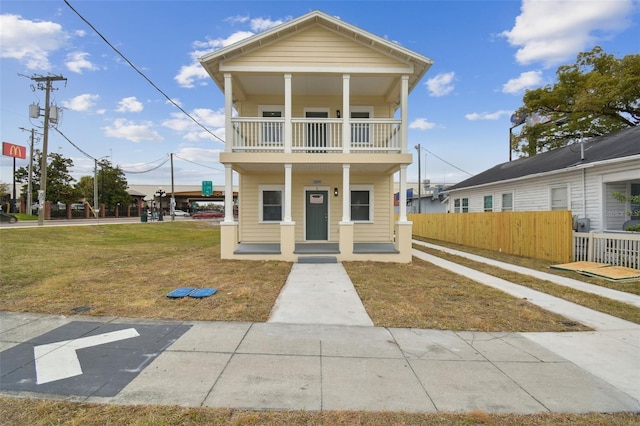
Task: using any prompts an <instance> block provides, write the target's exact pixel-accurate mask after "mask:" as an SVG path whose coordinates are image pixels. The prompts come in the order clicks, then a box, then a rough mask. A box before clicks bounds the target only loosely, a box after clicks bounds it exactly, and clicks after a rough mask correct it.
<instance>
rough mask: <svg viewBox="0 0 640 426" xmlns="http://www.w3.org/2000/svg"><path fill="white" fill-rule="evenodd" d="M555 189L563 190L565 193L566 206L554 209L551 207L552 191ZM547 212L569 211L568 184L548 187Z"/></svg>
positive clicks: (569, 192)
mask: <svg viewBox="0 0 640 426" xmlns="http://www.w3.org/2000/svg"><path fill="white" fill-rule="evenodd" d="M555 189H564V190H565V191H566V196H567V197H566V200H567V204H566V205H565V207H564V208H554V205H553V191H554V190H555ZM549 210H551V211H555V210H571V189H570V188H569V184H566V183H565V184H559V185H550V186H549Z"/></svg>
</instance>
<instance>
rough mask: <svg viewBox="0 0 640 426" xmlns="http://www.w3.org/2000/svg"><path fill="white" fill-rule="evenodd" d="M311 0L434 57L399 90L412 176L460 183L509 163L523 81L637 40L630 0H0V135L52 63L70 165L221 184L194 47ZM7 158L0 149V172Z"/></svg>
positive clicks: (270, 20)
mask: <svg viewBox="0 0 640 426" xmlns="http://www.w3.org/2000/svg"><path fill="white" fill-rule="evenodd" d="M313 10H321V11H323V12H325V13H327V14H329V15H332V16H335V17H337V18H339V19H341V20H343V21H345V22H348V23H350V24H352V25H355V26H358V27H360V28H361V29H363V30H366V31H368V32H370V33H373V34H375V35H378V36H380V37H384V38H385V39H387V40H390V41H392V42H394V43H398V44H399V45H401V46H403V47H405V48H408V49H411V50H413V51H415V52H417V53H419V54H421V55H423V56H426V57H428V58H430V59H432V60H433V61H434V64H433V66H432V67H431V69H430V70H429V71H428V72H427V73H426V75H425V76H424V77H423V79H422V80H421V81H420V82H419V83H418V85H417V86H416V87H415V88H414V89H413V91H412V92H411V93H410V95H409V146H410V147H411V149H410V152H411V153H412V154H413V155H414V161H413V164H412V165H411V166H410V167H409V169H408V174H407V176H408V180H409V181H410V182H416V181H418V178H419V177H420V180H424V179H429V180H430V181H431V182H432V183H439V184H441V183H445V184H451V183H457V182H460V181H462V180H464V179H466V178H467V177H469V176H471V175H474V174H476V173H480V172H482V171H484V170H486V169H489V168H491V167H493V166H495V165H496V164H499V163H503V162H505V161H508V160H509V144H508V143H509V128H510V127H511V123H510V116H511V114H512V113H513V112H514V111H515V110H516V109H517V108H518V107H520V106H521V105H522V97H523V95H524V93H525V90H527V89H535V88H539V87H543V86H546V85H552V84H554V83H555V81H556V75H555V73H556V71H557V68H558V67H559V66H561V65H565V64H572V63H575V61H576V56H577V54H578V53H580V52H584V51H589V50H591V49H592V48H593V47H594V46H601V47H602V48H603V49H604V50H605V52H606V53H609V54H613V55H614V56H616V57H620V58H621V57H623V56H625V55H629V54H638V53H640V0H592V1H585V0H553V1H551V0H523V1H515V0H514V1H511V0H502V1H457V0H449V1H445V0H441V1H429V0H423V1H392V0H387V1H342V0H341V1H332V0H323V1H190V0H184V1H178V0H173V1H170V0H166V1H150V0H149V1H145V0H136V1H132V0H110V1H89V0H67V1H66V2H65V1H64V0H50V1H30V0H20V1H11V0H2V1H0V79H1V81H0V115H1V127H0V133H1V137H2V141H3V142H10V143H13V144H17V145H22V146H27V147H28V146H29V144H30V135H31V133H30V131H25V130H23V129H27V130H30V129H32V128H34V129H36V131H39V132H42V128H43V127H42V126H43V121H42V118H38V119H30V118H29V105H30V104H34V103H35V104H39V105H40V107H41V108H44V105H45V92H44V90H40V89H39V88H38V87H37V83H36V82H35V81H33V80H32V79H31V78H32V77H35V76H47V75H61V76H63V77H64V78H66V81H56V82H54V83H53V87H54V88H55V90H54V91H52V93H51V104H52V105H55V106H57V107H58V108H61V110H62V115H61V117H60V119H59V122H58V124H57V126H56V127H57V129H58V130H59V131H60V132H62V134H64V136H66V138H67V139H68V140H66V139H65V138H64V137H63V136H62V135H60V133H58V132H57V131H55V130H54V129H51V130H50V131H49V138H48V151H49V152H57V153H59V154H61V155H62V156H64V157H66V158H71V159H72V161H73V163H74V166H73V168H72V169H71V174H72V175H73V177H74V178H76V179H79V178H80V177H81V176H86V175H92V174H93V167H94V160H93V158H106V159H108V160H110V161H111V163H112V164H113V165H114V166H119V167H120V168H121V169H122V170H123V171H124V172H125V174H126V177H127V181H128V182H129V183H130V184H146V185H156V184H157V185H158V186H159V187H163V188H168V187H170V184H171V171H170V170H171V169H170V162H168V161H166V160H167V159H168V158H169V155H170V154H171V153H173V154H174V183H175V184H176V185H200V184H201V183H202V181H212V182H213V184H214V185H223V184H224V171H223V167H222V165H221V164H220V163H219V162H218V154H219V153H220V151H222V150H223V149H224V147H223V144H222V143H221V142H220V141H219V140H218V139H216V138H214V137H213V136H212V134H211V133H213V134H215V135H218V136H220V137H221V138H222V139H223V138H224V96H223V94H222V92H220V90H219V89H218V88H217V87H216V86H215V84H214V83H213V81H212V80H211V79H210V78H209V77H208V76H207V74H206V73H205V72H204V69H203V68H202V67H201V66H200V65H199V63H198V60H197V59H198V58H199V57H201V56H202V55H204V54H206V53H208V52H211V51H213V50H216V49H220V48H222V47H225V46H228V45H230V44H232V43H234V42H237V41H239V40H242V39H243V38H246V37H248V36H251V35H253V34H256V33H259V32H262V31H264V30H266V29H269V28H271V27H273V26H275V25H278V24H281V23H283V22H286V21H288V20H290V19H293V18H297V17H299V16H302V15H304V14H306V13H308V12H310V11H313ZM92 27H93V28H92ZM110 45H111V46H113V47H111V46H110ZM118 52H119V53H118ZM127 61H128V62H129V63H127ZM130 64H133V67H132V66H131V65H130ZM154 86H155V87H154ZM169 99H171V100H172V101H173V102H174V103H175V104H177V105H179V106H180V108H182V110H184V111H186V112H188V113H189V114H190V115H191V116H192V117H194V118H196V119H197V120H198V121H199V122H200V123H201V124H202V125H204V126H205V127H206V128H207V129H208V130H209V131H210V132H207V131H205V130H203V129H202V128H201V127H199V126H198V125H196V124H195V123H194V122H193V121H192V120H191V119H190V118H188V116H187V115H186V114H185V113H183V112H182V111H181V110H180V109H179V108H178V107H176V105H174V104H173V103H172V102H169ZM21 128H22V129H21ZM516 131H517V129H516ZM41 139H42V138H41V137H39V138H37V139H36V143H35V147H36V148H38V149H42V140H41ZM69 141H70V142H69ZM74 145H75V146H74ZM417 145H420V151H418V150H417V149H416V148H415V146H417ZM418 156H419V157H420V160H421V161H420V163H421V167H420V176H418ZM514 156H515V154H514ZM16 164H17V167H23V166H24V167H26V166H27V164H28V160H20V159H18V160H17V162H16ZM12 168H13V159H12V158H11V157H6V156H1V157H0V182H4V183H9V184H11V182H12V177H11V174H12ZM236 182H237V180H236Z"/></svg>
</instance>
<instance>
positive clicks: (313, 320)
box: [0, 250, 640, 414]
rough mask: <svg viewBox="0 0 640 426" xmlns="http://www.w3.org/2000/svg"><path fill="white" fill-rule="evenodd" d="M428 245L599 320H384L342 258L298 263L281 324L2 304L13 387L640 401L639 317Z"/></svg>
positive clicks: (571, 406)
mask: <svg viewBox="0 0 640 426" xmlns="http://www.w3.org/2000/svg"><path fill="white" fill-rule="evenodd" d="M414 255H415V256H417V257H419V258H422V259H424V260H427V261H430V262H433V263H434V264H436V265H438V266H440V267H445V268H448V269H450V270H451V271H452V279H455V275H453V274H460V275H465V276H467V277H469V278H471V279H474V280H477V281H479V282H481V283H484V284H486V285H491V286H494V287H497V288H500V289H501V290H503V291H506V292H508V293H509V294H512V295H514V296H515V297H526V298H527V300H529V301H530V302H531V303H535V304H539V305H540V306H542V307H544V308H545V309H548V310H550V311H553V312H558V313H561V314H562V315H565V316H567V317H568V318H572V319H574V320H576V321H579V322H581V323H584V324H587V325H590V326H591V327H592V328H594V329H595V330H596V331H593V332H580V333H479V332H453V331H442V330H419V329H405V328H381V327H374V326H372V323H371V319H370V318H369V317H368V315H367V314H366V311H364V307H363V306H362V302H361V301H360V299H359V298H358V297H357V293H356V292H355V289H354V288H353V284H352V283H351V281H350V280H349V277H348V275H347V274H346V272H345V271H344V268H343V267H342V265H341V264H295V265H294V266H293V268H292V271H291V274H290V276H289V278H288V280H287V283H286V285H285V287H284V288H283V291H282V292H281V294H280V296H279V298H278V301H277V302H276V304H275V306H274V309H273V311H272V315H271V318H270V320H269V322H267V323H244V322H191V321H189V322H175V321H151V320H145V319H126V318H102V317H88V316H84V317H83V316H73V317H61V316H46V315H35V314H20V313H6V312H0V351H2V352H0V395H13V396H31V397H36V398H56V399H59V398H65V399H71V400H74V401H90V402H100V403H115V404H179V405H183V406H193V407H198V406H207V407H228V408H236V409H250V410H312V411H321V410H367V411H383V410H389V411H408V412H442V411H456V412H470V411H474V410H482V411H486V412H490V413H522V414H526V413H539V412H562V413H586V412H621V411H625V412H628V411H632V412H638V411H640V402H639V401H640V326H639V325H638V324H634V323H630V322H627V321H623V320H620V319H618V318H614V317H611V316H609V315H605V314H602V313H599V312H595V311H593V310H590V309H587V308H584V307H580V306H577V305H575V304H572V303H569V302H566V301H563V300H561V299H558V298H554V297H551V296H548V295H545V294H543V293H539V292H535V291H534V290H531V289H528V288H526V287H522V286H519V285H517V284H514V283H510V282H507V281H504V280H499V279H497V278H495V277H492V276H489V275H487V274H482V273H479V272H477V271H474V270H471V269H469V268H464V267H461V266H460V265H456V264H455V263H452V262H447V261H446V260H443V259H440V258H437V257H435V256H430V255H428V254H426V253H423V252H420V251H417V250H415V251H414ZM116 333H126V336H125V337H122V338H119V340H117V341H116V340H115V337H114V335H115V334H116ZM101 339H102V340H101ZM96 342H97V344H96ZM69 347H70V348H71V349H73V350H71V351H70V350H68V348H69ZM35 348H38V349H35ZM43 348H44V349H43ZM65 348H67V349H66V351H65ZM74 348H77V349H74ZM47 351H48V352H47ZM35 353H38V354H40V355H39V358H38V360H36V357H35V355H34V354H35ZM62 354H64V356H61V355H62ZM45 357H51V358H52V359H59V360H61V361H60V362H59V364H55V363H52V362H49V365H54V366H55V365H60V369H63V370H64V369H67V367H66V365H67V364H69V363H70V364H73V363H74V362H76V361H77V363H78V368H81V369H80V373H78V371H75V372H72V373H69V374H75V375H74V376H68V377H66V378H63V379H60V380H57V381H51V382H47V383H44V382H45V380H43V379H42V378H41V375H43V374H44V371H43V370H45V369H46V367H43V365H45V366H46V365H47V363H42V362H41V361H42V359H43V358H45ZM54 368H57V367H54ZM72 370H73V369H72ZM76 370H77V369H76Z"/></svg>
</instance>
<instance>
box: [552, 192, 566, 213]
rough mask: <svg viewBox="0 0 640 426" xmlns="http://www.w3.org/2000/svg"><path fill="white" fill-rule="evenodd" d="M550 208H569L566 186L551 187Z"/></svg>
mask: <svg viewBox="0 0 640 426" xmlns="http://www.w3.org/2000/svg"><path fill="white" fill-rule="evenodd" d="M551 210H569V197H568V191H567V187H566V186H557V187H552V188H551Z"/></svg>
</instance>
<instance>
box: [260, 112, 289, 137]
mask: <svg viewBox="0 0 640 426" xmlns="http://www.w3.org/2000/svg"><path fill="white" fill-rule="evenodd" d="M265 112H279V113H280V118H281V121H274V122H273V123H270V124H271V125H274V124H279V126H273V127H274V128H276V127H277V128H279V130H278V134H279V136H280V137H279V140H271V141H267V140H265V130H264V129H265V124H267V123H264V122H263V123H262V125H260V127H259V131H260V135H259V136H258V140H259V141H260V143H261V144H263V145H269V144H284V105H258V116H259V117H260V118H266V117H264V113H265ZM271 132H273V130H271Z"/></svg>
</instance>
